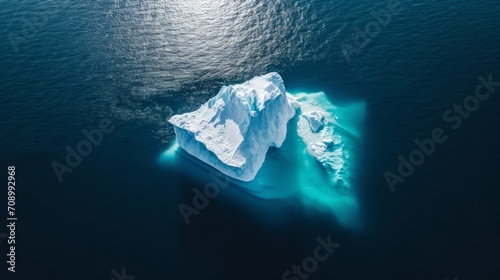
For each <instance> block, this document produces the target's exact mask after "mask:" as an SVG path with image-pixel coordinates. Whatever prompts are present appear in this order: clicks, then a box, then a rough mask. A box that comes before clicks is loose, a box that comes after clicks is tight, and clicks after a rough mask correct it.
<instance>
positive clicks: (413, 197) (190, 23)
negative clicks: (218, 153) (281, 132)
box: [0, 0, 500, 280]
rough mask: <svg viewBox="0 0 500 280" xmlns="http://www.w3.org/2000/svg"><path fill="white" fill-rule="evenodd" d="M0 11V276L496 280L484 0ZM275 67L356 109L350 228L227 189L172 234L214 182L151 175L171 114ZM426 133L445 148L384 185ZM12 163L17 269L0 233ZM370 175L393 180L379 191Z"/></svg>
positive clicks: (491, 20)
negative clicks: (76, 155) (71, 152)
mask: <svg viewBox="0 0 500 280" xmlns="http://www.w3.org/2000/svg"><path fill="white" fill-rule="evenodd" d="M0 7H1V8H0V38H1V40H0V104H1V107H2V109H1V110H0V127H1V134H0V139H1V140H0V141H1V145H0V147H1V152H0V163H1V164H0V168H1V169H3V170H5V173H2V174H4V175H3V176H4V177H2V179H1V180H2V182H3V184H2V185H3V186H4V187H2V188H0V198H1V203H2V204H1V206H0V225H1V227H0V241H1V243H0V253H1V255H0V261H1V262H0V269H1V272H0V275H2V276H1V277H0V279H47V280H59V279H74V280H77V279H92V280H109V279H115V280H121V279H124V280H132V279H134V278H132V277H134V276H135V279H136V280H146V279H148V280H149V279H168V280H170V279H172V280H184V279H186V280H187V279H193V280H201V279H204V280H226V279H227V280H246V279H257V280H267V279H276V280H278V279H290V280H298V279H311V280H315V279H317V280H333V279H341V280H349V279H384V280H387V279H398V280H401V279H408V280H428V279H436V280H443V279H460V280H462V279H464V280H465V279H500V266H498V264H499V261H500V241H499V239H498V231H499V229H500V204H499V199H500V191H499V189H498V187H499V173H497V172H498V171H499V167H500V165H499V160H500V146H499V139H500V133H499V129H500V114H499V109H498V108H499V106H500V96H499V95H500V86H499V84H498V82H500V70H499V65H500V51H499V50H500V36H499V35H498V31H499V30H500V6H499V2H498V1H494V0H479V1H465V0H455V1H451V0H446V1H425V0H413V1H412V0H399V1H386V0H372V1H367V0H357V1H352V0H349V1H347V0H323V1H322V0H297V1H291V0H277V1H271V0H245V1H234V2H233V1H226V0H213V1H208V0H207V1H204V0H192V1H189V0H184V1H178V0H170V1H160V0H142V1H128V0H100V1H88V0H83V1H70V0H57V1H55V0H42V1H34V0H19V1H6V0H2V1H0ZM272 71H276V72H278V73H280V75H281V76H282V77H283V80H284V81H285V86H286V88H287V90H288V91H289V92H319V91H323V92H325V93H326V94H327V95H328V97H329V98H330V100H331V101H332V102H333V103H334V104H336V105H339V106H342V105H344V104H350V103H353V102H365V103H366V116H365V119H364V122H363V135H362V137H361V139H360V141H359V143H358V146H357V149H356V151H354V152H357V154H358V156H357V160H356V172H355V173H353V174H352V176H354V177H353V180H354V181H355V182H356V184H355V185H354V190H355V194H356V201H357V204H358V205H359V209H360V215H359V216H360V218H359V219H360V220H359V226H358V227H356V228H349V227H345V226H343V225H342V224H341V223H339V222H338V221H337V219H336V218H335V217H334V216H332V215H327V214H325V213H323V212H321V211H316V210H314V208H306V207H302V206H301V205H296V203H295V202H294V201H289V200H276V199H262V198H258V197H256V196H253V195H251V194H249V193H248V192H245V191H243V190H241V189H240V188H238V187H236V186H228V187H227V188H225V189H224V190H221V194H220V195H219V196H217V197H216V198H214V199H211V200H210V203H209V205H208V206H207V207H206V208H205V209H203V210H202V211H200V213H199V214H198V215H193V216H192V217H191V222H190V224H189V225H186V223H185V221H184V219H183V217H182V215H181V213H180V210H179V208H178V206H179V204H180V203H186V204H192V199H193V196H194V193H193V188H198V189H202V188H203V186H204V185H205V184H206V183H207V182H209V181H210V180H212V179H210V176H208V175H207V174H206V173H205V175H203V172H200V171H199V170H198V171H197V172H194V171H193V170H191V169H189V168H185V169H184V170H179V169H172V168H168V167H166V166H165V165H163V164H162V163H161V161H160V160H159V158H160V157H161V155H162V154H163V153H164V152H165V150H166V149H168V147H169V146H170V145H171V144H172V143H173V141H174V140H175V135H174V132H173V127H172V125H170V124H168V122H167V119H168V118H169V117H170V116H172V115H174V114H179V113H185V112H189V111H193V110H195V109H197V108H198V107H199V106H200V105H201V104H203V103H205V102H206V101H207V100H208V99H209V98H211V97H212V96H214V95H215V94H216V93H217V92H218V90H219V89H220V87H221V86H223V85H228V84H235V83H241V82H244V81H246V80H248V79H250V78H252V77H254V76H257V75H263V74H266V73H268V72H272ZM497 81H498V82H497ZM495 89H496V90H495ZM464 102H465V104H464ZM450 111H451V112H450ZM353 114H354V113H353ZM353 117H355V116H353ZM103 122H104V127H105V128H106V131H108V133H104V132H103V133H102V135H103V137H102V141H100V142H99V143H98V145H94V146H93V147H92V151H90V152H89V155H88V156H85V157H82V159H81V160H80V161H79V162H78V164H75V165H76V166H75V167H74V168H70V169H71V172H69V171H68V172H65V173H64V175H62V177H61V178H58V177H57V174H56V172H55V171H54V168H53V163H54V162H58V163H61V164H64V165H66V164H67V163H66V156H67V154H68V150H67V148H68V147H69V148H70V149H77V145H78V144H79V143H80V142H81V141H82V140H85V139H87V138H86V136H85V135H84V133H83V132H82V131H83V130H86V131H87V132H89V131H93V130H95V129H99V128H100V125H102V123H103ZM436 129H438V131H437V132H434V131H435V130H436ZM439 132H442V133H441V138H440V139H442V138H443V137H445V138H446V141H444V142H443V143H437V144H436V143H435V150H434V151H433V152H432V153H431V154H430V155H429V156H426V157H425V161H424V162H423V164H421V165H419V166H417V167H415V168H414V170H413V172H411V173H412V174H411V175H409V176H407V177H406V176H405V177H403V176H400V173H399V171H398V165H399V164H400V160H399V159H398V156H399V155H401V156H402V157H403V158H405V159H408V158H409V155H410V153H412V151H414V150H416V149H418V147H417V145H416V144H415V142H414V141H415V140H416V139H418V140H424V139H432V137H433V134H435V133H439ZM443 133H444V134H445V135H444V136H443ZM438 138H439V137H438ZM8 166H15V170H16V172H15V173H16V175H15V181H16V192H15V194H16V207H15V208H16V215H17V217H18V220H17V222H16V231H15V236H16V238H15V240H16V244H15V245H16V252H15V253H16V259H15V270H16V272H15V273H12V272H10V271H8V270H7V268H8V267H9V266H10V265H9V264H8V263H7V262H6V261H7V256H6V254H8V253H9V248H8V246H10V245H9V244H8V239H7V238H6V237H7V235H2V234H9V233H8V229H7V228H6V225H7V224H8V222H7V220H6V217H7V201H8V200H7V180H8V174H7V169H8ZM68 168H69V167H68ZM386 172H390V173H391V174H394V175H395V176H399V177H400V178H401V179H403V180H404V182H401V181H398V182H397V183H396V184H395V185H394V189H395V191H394V192H393V191H392V190H391V188H390V187H389V184H388V183H387V179H386V177H387V176H386V175H387V174H388V173H386ZM200 173H201V174H202V175H200ZM193 174H196V175H193ZM384 174H386V175H384ZM406 175H408V174H406ZM276 176H282V178H286V177H287V176H290V172H287V170H281V172H279V174H276ZM60 179H62V180H60ZM284 181H286V180H284ZM329 235H330V236H331V240H332V241H333V242H336V243H340V244H341V246H340V247H338V248H336V249H335V251H334V252H333V253H332V254H331V255H330V256H329V258H328V259H327V260H325V261H322V262H319V263H318V265H317V267H316V268H314V269H311V270H313V272H311V273H307V275H302V276H300V275H298V274H290V275H289V276H288V278H282V277H283V274H284V272H285V271H287V270H291V269H292V265H301V266H302V264H303V260H304V259H306V258H307V257H311V256H313V255H314V253H313V252H314V250H315V248H316V247H317V246H318V242H317V238H318V237H319V238H323V239H325V240H326V239H327V237H328V236H329Z"/></svg>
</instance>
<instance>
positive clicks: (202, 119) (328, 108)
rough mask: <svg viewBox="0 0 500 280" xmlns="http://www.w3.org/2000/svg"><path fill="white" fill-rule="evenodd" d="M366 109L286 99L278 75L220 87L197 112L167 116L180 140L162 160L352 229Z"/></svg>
mask: <svg viewBox="0 0 500 280" xmlns="http://www.w3.org/2000/svg"><path fill="white" fill-rule="evenodd" d="M365 109H366V104H365V103H364V102H356V103H351V104H344V105H342V106H341V107H337V106H335V105H334V104H333V103H331V102H330V100H329V99H328V97H327V95H326V94H325V93H323V92H318V93H293V94H291V93H288V92H286V90H285V86H284V83H283V80H282V78H281V77H280V76H279V74H277V73H270V74H267V75H264V76H260V77H255V78H253V79H252V80H250V81H248V82H245V83H243V84H239V85H230V86H224V87H222V89H221V90H220V91H219V93H218V94H217V95H216V96H215V97H213V98H211V99H210V100H208V102H206V103H205V104H203V105H202V106H201V107H200V108H199V109H198V110H196V111H194V112H190V113H185V114H180V115H175V116H173V117H171V118H170V120H169V122H170V123H171V124H172V125H173V126H174V131H175V134H176V138H177V139H176V141H175V142H174V143H173V145H172V146H171V147H170V148H169V149H168V150H167V151H165V152H164V153H163V154H162V157H161V159H162V161H164V162H165V163H168V164H169V165H170V166H172V167H173V168H176V169H178V170H179V171H181V172H188V171H187V170H189V174H190V175H191V176H193V177H194V178H198V179H200V180H201V181H205V180H209V179H208V177H206V176H207V175H206V174H205V172H204V170H206V169H209V170H210V169H212V168H206V167H207V166H204V165H205V164H208V165H209V166H211V167H213V168H215V169H217V170H218V171H220V172H221V173H223V174H225V175H227V176H229V177H230V178H233V179H236V180H232V184H233V185H234V186H236V187H240V188H242V189H243V190H245V191H246V192H248V193H250V194H252V195H254V196H256V197H258V198H262V199H276V200H283V201H292V202H293V203H294V205H295V202H296V201H297V199H298V201H300V202H301V203H302V205H304V206H305V207H307V208H313V209H317V210H319V211H322V212H329V213H333V214H334V215H335V216H336V217H337V219H338V221H339V222H340V223H341V224H342V225H344V226H348V227H352V228H354V227H357V226H358V225H359V211H358V210H359V209H358V202H357V200H356V197H355V190H354V188H352V185H353V184H355V181H354V180H355V178H354V176H352V175H353V174H354V173H355V172H356V171H355V168H356V165H355V164H354V163H355V162H356V159H357V158H358V156H359V155H360V154H361V153H362V152H361V151H360V148H361V147H360V146H358V140H359V139H360V138H361V135H362V130H361V127H362V122H363V120H364V118H365ZM272 147H275V148H279V149H272ZM200 163H205V164H200ZM210 172H212V171H210ZM237 189H238V188H236V189H235V190H237ZM226 193H230V194H229V195H231V196H234V197H233V199H239V200H240V201H241V203H248V201H246V200H245V199H242V198H241V197H240V196H239V194H237V193H231V191H227V192H226ZM259 207H262V206H256V208H259Z"/></svg>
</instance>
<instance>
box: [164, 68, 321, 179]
mask: <svg viewBox="0 0 500 280" xmlns="http://www.w3.org/2000/svg"><path fill="white" fill-rule="evenodd" d="M294 115H295V109H294V108H293V107H292V105H291V104H290V102H289V100H288V97H287V94H286V91H285V86H284V84H283V80H282V78H281V77H280V75H278V74H277V73H269V74H267V75H264V76H260V77H255V78H253V79H252V80H250V81H248V82H245V83H243V84H239V85H230V86H224V87H222V89H221V90H220V91H219V93H218V94H217V95H216V96H215V97H213V98H212V99H210V100H209V101H208V102H207V103H205V104H203V105H202V106H201V107H200V108H199V109H198V110H196V111H194V112H190V113H186V114H182V115H175V116H173V117H172V118H171V119H170V120H169V122H170V123H171V124H173V125H174V131H175V134H176V137H177V141H178V144H179V145H180V146H181V147H182V148H183V149H184V150H185V151H186V152H188V153H189V154H191V155H193V156H195V157H196V158H198V159H200V160H201V161H203V162H205V163H207V164H209V165H211V166H212V167H214V168H216V169H218V170H219V171H221V172H222V173H224V174H226V175H228V176H231V177H233V178H235V179H238V180H241V181H251V180H252V179H254V178H255V175H256V174H257V172H258V171H259V169H260V167H261V166H262V164H263V163H264V160H265V158H266V154H267V151H268V149H269V147H277V148H279V147H280V146H281V145H282V144H283V142H284V141H285V137H286V129H287V123H288V121H289V120H290V119H291V118H292V117H293V116H294ZM315 125H316V124H315Z"/></svg>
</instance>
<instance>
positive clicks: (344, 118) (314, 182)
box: [161, 92, 365, 228]
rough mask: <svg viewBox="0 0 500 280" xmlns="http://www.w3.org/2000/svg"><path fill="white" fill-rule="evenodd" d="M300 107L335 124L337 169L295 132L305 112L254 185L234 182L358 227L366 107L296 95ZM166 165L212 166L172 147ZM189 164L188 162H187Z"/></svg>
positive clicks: (292, 123)
mask: <svg viewBox="0 0 500 280" xmlns="http://www.w3.org/2000/svg"><path fill="white" fill-rule="evenodd" d="M292 96H293V97H294V98H297V100H298V101H300V102H307V103H310V104H312V105H314V106H318V107H321V108H322V109H324V110H326V111H327V112H328V113H330V114H331V115H332V116H333V117H334V119H335V124H334V125H333V131H334V133H333V134H334V135H333V136H334V137H335V144H334V145H332V147H329V152H328V153H327V154H328V156H329V158H328V161H329V163H330V165H331V163H332V162H333V163H334V166H335V168H334V169H332V168H328V166H325V165H324V164H322V163H321V162H320V161H318V160H317V159H316V158H314V157H313V156H311V155H310V154H309V153H308V152H307V145H306V143H304V141H303V140H302V138H301V137H300V136H299V135H298V133H297V126H298V122H299V121H300V120H301V119H300V118H304V116H302V114H301V109H300V108H299V109H297V114H296V115H295V117H294V118H292V119H291V120H290V121H289V122H288V125H287V136H286V140H285V142H284V143H283V145H282V146H281V147H280V148H279V149H276V148H271V149H270V150H269V151H268V152H267V155H266V160H265V162H264V165H263V166H262V167H261V169H260V170H259V172H258V173H257V176H256V177H255V179H254V180H252V181H251V182H241V181H237V180H231V182H232V183H233V184H234V185H237V186H239V187H241V189H243V190H245V191H247V192H248V193H251V194H252V195H254V196H256V197H259V198H262V199H268V200H271V199H278V200H290V201H294V202H295V201H299V202H300V203H299V204H300V205H301V206H302V207H304V208H306V209H313V210H316V211H320V212H325V213H330V214H333V215H334V216H335V217H336V219H337V220H338V222H339V223H340V224H341V225H342V226H345V227H349V228H358V227H359V226H360V220H359V217H360V215H359V213H360V211H359V205H358V201H357V199H356V194H355V187H354V186H353V179H354V177H355V176H356V174H355V166H356V159H357V157H356V156H357V151H358V150H357V149H356V146H357V145H356V144H357V143H358V141H360V138H361V134H362V133H361V122H362V120H363V119H364V115H365V104H364V103H356V104H351V105H348V106H343V107H337V106H335V105H333V104H332V103H331V102H330V101H329V100H328V98H327V96H326V95H325V94H324V93H322V92H319V93H313V94H307V93H297V94H292ZM161 159H162V161H164V162H165V161H168V162H169V163H170V164H173V165H174V166H177V167H179V166H180V165H183V166H184V167H183V168H181V170H193V169H196V168H186V167H185V164H187V165H189V164H195V165H200V166H202V167H203V168H206V169H213V168H212V167H210V166H208V165H206V164H204V163H201V162H199V161H197V160H196V158H194V157H192V156H190V155H188V154H187V153H186V152H184V151H183V150H182V149H181V148H179V146H178V145H177V144H176V143H174V144H173V145H172V146H171V147H170V148H169V149H168V150H167V151H165V152H164V153H163V154H162V157H161ZM186 159H187V160H186Z"/></svg>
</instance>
